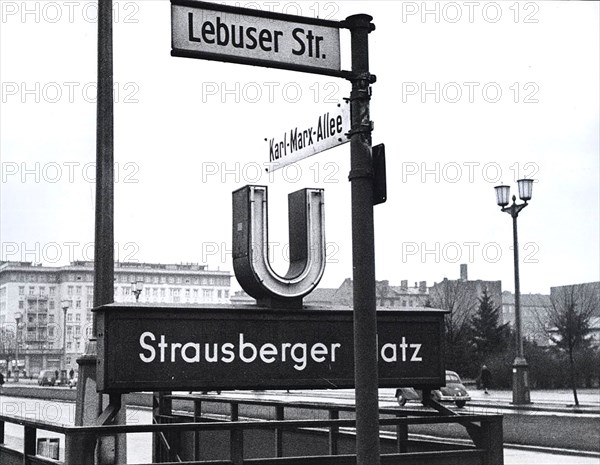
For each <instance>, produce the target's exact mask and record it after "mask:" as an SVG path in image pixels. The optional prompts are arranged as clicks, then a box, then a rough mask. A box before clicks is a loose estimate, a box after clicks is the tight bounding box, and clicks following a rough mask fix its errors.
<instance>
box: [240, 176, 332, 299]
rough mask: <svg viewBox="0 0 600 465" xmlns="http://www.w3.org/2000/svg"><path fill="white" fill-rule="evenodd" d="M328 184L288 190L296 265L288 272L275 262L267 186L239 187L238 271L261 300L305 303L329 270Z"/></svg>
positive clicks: (244, 284) (293, 262)
mask: <svg viewBox="0 0 600 465" xmlns="http://www.w3.org/2000/svg"><path fill="white" fill-rule="evenodd" d="M323 196H324V190H323V189H312V188H308V189H301V190H299V191H296V192H293V193H291V194H289V195H288V209H289V212H288V216H289V239H290V244H289V245H290V265H289V268H288V271H287V273H286V274H285V276H280V275H278V274H277V273H275V272H274V271H273V269H272V268H271V265H270V263H269V252H268V251H269V248H268V245H269V240H268V226H267V187H266V186H245V187H242V188H241V189H238V190H237V191H235V192H233V270H234V272H235V276H236V278H237V280H238V282H239V283H240V285H241V286H242V288H243V289H244V290H245V291H246V292H247V293H248V294H250V295H251V296H252V297H254V298H255V299H257V300H258V303H259V304H266V305H273V303H274V302H277V303H279V304H286V303H287V304H289V306H292V307H297V306H301V305H302V297H304V296H305V295H307V294H309V293H310V292H311V291H312V290H313V289H314V288H315V287H317V284H318V283H319V281H320V280H321V277H322V276H323V272H324V271H325V207H324V203H323Z"/></svg>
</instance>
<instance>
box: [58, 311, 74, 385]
mask: <svg viewBox="0 0 600 465" xmlns="http://www.w3.org/2000/svg"><path fill="white" fill-rule="evenodd" d="M60 306H61V307H62V309H63V356H62V368H61V369H62V370H66V369H67V311H68V310H69V308H71V301H70V300H62V301H61V302H60ZM57 381H58V380H57Z"/></svg>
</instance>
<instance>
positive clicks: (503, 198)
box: [494, 179, 533, 405]
mask: <svg viewBox="0 0 600 465" xmlns="http://www.w3.org/2000/svg"><path fill="white" fill-rule="evenodd" d="M517 185H518V188H519V197H520V199H521V200H522V201H523V203H521V204H517V203H516V200H517V198H516V196H514V195H513V196H512V205H510V206H509V205H508V204H509V198H510V187H509V186H505V185H501V186H496V187H495V188H494V189H495V190H496V202H497V203H498V205H499V206H500V208H501V209H502V211H503V212H505V213H508V214H509V215H510V216H511V217H512V220H513V250H514V261H515V332H516V339H517V340H516V343H517V355H516V357H515V361H514V362H513V383H512V384H513V401H512V403H513V404H516V405H519V404H530V403H531V399H530V394H529V380H528V377H527V371H528V365H527V361H526V360H525V356H524V354H523V337H522V335H521V290H520V284H519V243H518V240H517V217H518V216H519V212H520V211H521V210H523V209H524V208H525V207H526V206H527V205H528V203H527V202H528V201H529V200H531V193H532V189H533V179H519V180H518V181H517Z"/></svg>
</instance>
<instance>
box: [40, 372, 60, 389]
mask: <svg viewBox="0 0 600 465" xmlns="http://www.w3.org/2000/svg"><path fill="white" fill-rule="evenodd" d="M38 384H39V385H40V386H54V385H55V384H56V374H55V373H54V370H42V371H40V374H39V376H38Z"/></svg>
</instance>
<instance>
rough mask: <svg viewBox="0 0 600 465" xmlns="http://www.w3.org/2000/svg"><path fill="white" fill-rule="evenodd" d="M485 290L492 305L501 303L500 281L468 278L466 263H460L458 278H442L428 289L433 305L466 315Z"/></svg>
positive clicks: (474, 306)
mask: <svg viewBox="0 0 600 465" xmlns="http://www.w3.org/2000/svg"><path fill="white" fill-rule="evenodd" d="M484 290H487V293H488V295H489V296H490V298H491V299H492V301H493V303H494V305H496V306H498V307H500V306H501V305H502V281H485V280H481V279H476V280H469V277H468V270H467V265H466V264H461V265H460V279H452V280H451V279H448V278H444V279H443V280H442V281H441V282H439V283H434V284H433V286H431V288H430V289H429V295H430V302H431V303H432V305H433V306H434V307H438V308H443V309H446V310H452V311H460V312H462V313H463V316H465V317H468V316H469V315H470V314H472V313H474V312H475V311H476V310H477V308H478V307H479V299H480V298H481V296H482V295H483V291H484Z"/></svg>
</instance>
